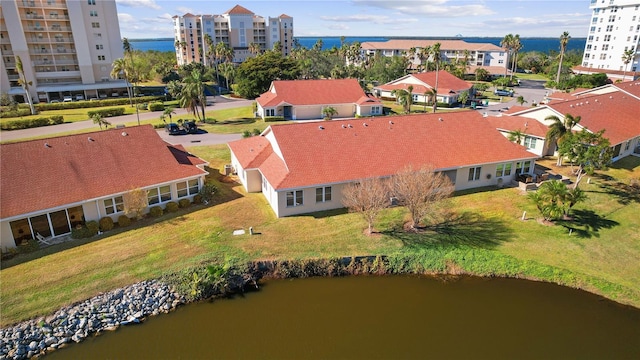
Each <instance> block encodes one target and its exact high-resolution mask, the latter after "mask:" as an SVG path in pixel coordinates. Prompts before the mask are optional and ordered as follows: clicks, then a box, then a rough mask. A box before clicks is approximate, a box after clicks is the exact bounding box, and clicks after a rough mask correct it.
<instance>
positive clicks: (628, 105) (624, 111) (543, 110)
mask: <svg viewBox="0 0 640 360" xmlns="http://www.w3.org/2000/svg"><path fill="white" fill-rule="evenodd" d="M637 89H638V90H640V86H638V87H637ZM638 109H640V99H639V98H638V97H635V96H631V95H630V94H629V93H627V92H625V91H613V92H608V93H603V94H599V95H583V96H580V97H577V98H575V99H570V100H565V101H552V102H550V103H549V104H546V105H542V106H537V107H531V108H528V109H525V110H522V111H518V112H515V113H513V114H512V115H517V116H522V117H526V118H530V119H535V120H537V121H539V122H541V123H542V124H544V125H545V126H549V125H551V123H552V121H550V120H545V119H546V118H547V117H548V116H550V115H555V116H557V117H558V118H559V119H560V120H563V119H564V115H565V114H571V115H572V116H574V117H577V116H579V117H580V123H578V124H577V125H576V126H575V127H574V128H573V130H574V131H580V130H581V129H587V130H589V131H591V132H598V131H601V130H604V131H605V132H604V137H606V138H607V139H609V142H610V143H611V146H612V147H613V151H614V152H613V161H617V160H619V159H622V158H623V157H625V156H628V155H630V154H632V153H634V151H635V152H636V153H639V152H640V117H639V115H638V114H639V113H640V112H639V110H638ZM551 150H553V151H555V149H551Z"/></svg>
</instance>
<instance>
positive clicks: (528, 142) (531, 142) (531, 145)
mask: <svg viewBox="0 0 640 360" xmlns="http://www.w3.org/2000/svg"><path fill="white" fill-rule="evenodd" d="M524 147H526V148H527V149H535V148H536V138H534V137H531V136H526V137H525V138H524Z"/></svg>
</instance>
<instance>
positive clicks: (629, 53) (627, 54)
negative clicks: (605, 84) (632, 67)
mask: <svg viewBox="0 0 640 360" xmlns="http://www.w3.org/2000/svg"><path fill="white" fill-rule="evenodd" d="M634 53H635V51H634V50H633V47H632V48H631V49H629V50H625V51H624V52H623V53H622V62H623V63H624V73H623V74H622V81H623V82H624V78H626V77H627V67H628V66H629V63H630V62H631V61H633V58H634Z"/></svg>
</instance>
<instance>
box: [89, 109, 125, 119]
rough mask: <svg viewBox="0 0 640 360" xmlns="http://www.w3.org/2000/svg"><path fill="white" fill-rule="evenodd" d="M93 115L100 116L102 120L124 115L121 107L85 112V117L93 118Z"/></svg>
mask: <svg viewBox="0 0 640 360" xmlns="http://www.w3.org/2000/svg"><path fill="white" fill-rule="evenodd" d="M95 114H100V115H102V117H103V118H106V117H112V116H120V115H124V108H123V107H119V108H109V109H100V110H92V111H89V112H87V115H89V118H91V117H93V115H95Z"/></svg>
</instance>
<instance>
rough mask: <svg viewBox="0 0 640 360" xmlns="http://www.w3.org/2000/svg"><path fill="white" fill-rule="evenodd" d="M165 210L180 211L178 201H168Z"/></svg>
mask: <svg viewBox="0 0 640 360" xmlns="http://www.w3.org/2000/svg"><path fill="white" fill-rule="evenodd" d="M164 208H165V210H167V211H168V212H176V211H178V208H179V206H178V203H177V202H175V201H170V202H168V203H167V205H166V206H165V207H164Z"/></svg>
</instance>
